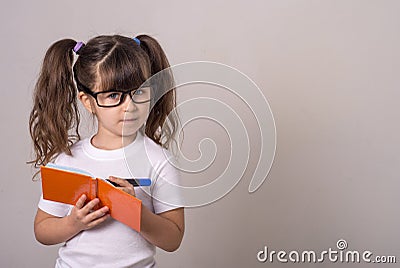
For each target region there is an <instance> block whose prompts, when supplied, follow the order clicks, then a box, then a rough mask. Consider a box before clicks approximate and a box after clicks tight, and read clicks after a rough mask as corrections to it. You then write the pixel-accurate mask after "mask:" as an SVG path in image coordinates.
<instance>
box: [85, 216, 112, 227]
mask: <svg viewBox="0 0 400 268" xmlns="http://www.w3.org/2000/svg"><path fill="white" fill-rule="evenodd" d="M108 218H110V214H105V215H104V216H102V217H100V218H98V219H96V220H94V221H92V222H90V223H89V224H88V225H87V226H88V229H90V228H93V227H95V226H96V225H99V224H100V223H102V222H104V221H105V220H107V219H108Z"/></svg>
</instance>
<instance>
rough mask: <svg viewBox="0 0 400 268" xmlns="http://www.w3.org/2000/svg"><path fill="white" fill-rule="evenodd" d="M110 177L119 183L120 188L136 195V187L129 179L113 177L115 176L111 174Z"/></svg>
mask: <svg viewBox="0 0 400 268" xmlns="http://www.w3.org/2000/svg"><path fill="white" fill-rule="evenodd" d="M108 178H109V180H110V181H112V182H115V183H116V184H118V185H119V186H120V187H117V188H118V189H121V190H122V191H124V192H126V193H128V194H130V195H133V196H135V197H136V194H135V188H134V187H133V185H132V184H130V183H129V182H128V181H127V180H124V179H120V178H117V177H113V176H110V177H108Z"/></svg>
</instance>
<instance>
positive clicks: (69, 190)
mask: <svg viewBox="0 0 400 268" xmlns="http://www.w3.org/2000/svg"><path fill="white" fill-rule="evenodd" d="M40 172H41V177H42V191H43V198H44V199H47V200H51V201H56V202H61V203H65V204H70V205H75V204H76V202H77V201H78V199H79V197H81V196H82V195H83V194H85V195H86V196H87V201H89V200H92V199H94V198H96V197H97V198H99V199H100V204H99V205H100V206H107V207H108V208H109V209H110V210H109V213H110V215H111V217H113V218H114V219H116V220H117V221H120V222H122V223H124V224H126V225H128V226H129V227H131V228H133V229H134V230H136V231H138V232H140V218H141V208H142V201H141V200H140V199H137V198H136V197H134V196H132V195H130V194H128V193H126V192H124V191H122V190H120V189H118V188H115V187H114V186H113V185H112V184H111V183H109V182H106V181H104V180H102V179H99V178H94V177H93V176H91V175H90V174H89V173H88V172H86V171H83V170H79V169H74V168H69V167H63V166H59V165H54V164H48V165H47V166H41V167H40Z"/></svg>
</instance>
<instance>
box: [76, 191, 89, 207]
mask: <svg viewBox="0 0 400 268" xmlns="http://www.w3.org/2000/svg"><path fill="white" fill-rule="evenodd" d="M85 201H86V195H85V194H83V195H81V197H79V199H78V201H77V202H76V204H75V207H76V208H78V209H81V208H82V207H83V205H84V204H85Z"/></svg>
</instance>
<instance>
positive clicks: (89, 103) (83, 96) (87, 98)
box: [78, 91, 95, 114]
mask: <svg viewBox="0 0 400 268" xmlns="http://www.w3.org/2000/svg"><path fill="white" fill-rule="evenodd" d="M78 98H79V100H80V101H81V102H82V104H83V106H85V108H86V110H88V112H89V113H91V114H95V111H94V109H93V106H92V100H91V99H90V96H88V94H86V93H85V92H82V91H80V92H79V93H78Z"/></svg>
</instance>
